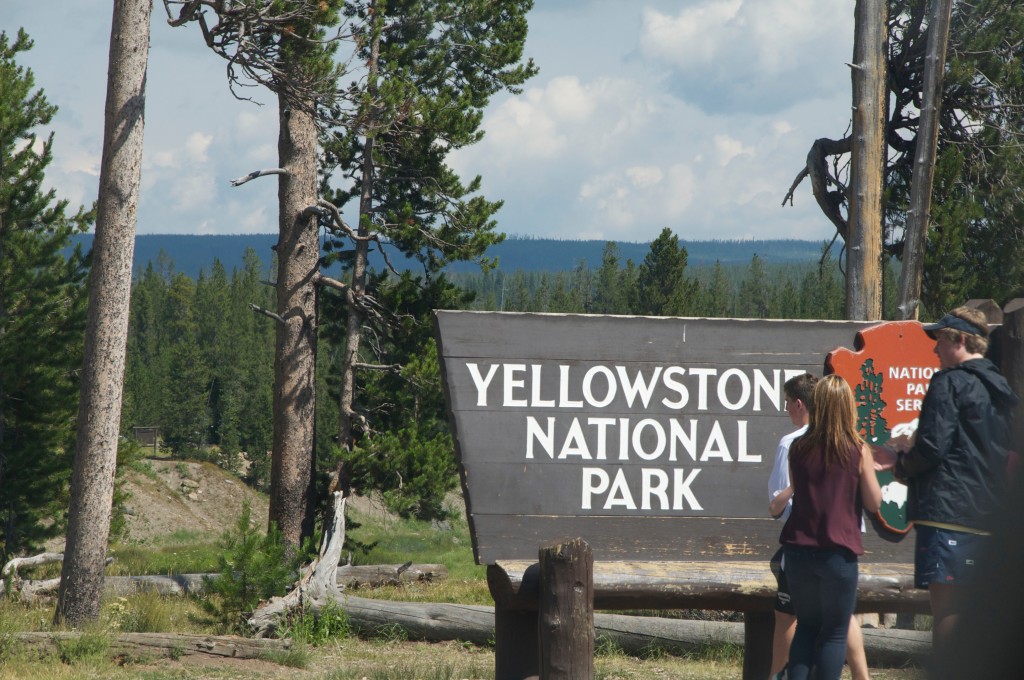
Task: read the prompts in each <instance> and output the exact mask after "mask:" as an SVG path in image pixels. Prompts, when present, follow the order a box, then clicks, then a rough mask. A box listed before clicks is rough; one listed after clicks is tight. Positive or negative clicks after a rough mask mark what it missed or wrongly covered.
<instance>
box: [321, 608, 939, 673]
mask: <svg viewBox="0 0 1024 680" xmlns="http://www.w3.org/2000/svg"><path fill="white" fill-rule="evenodd" d="M339 604H340V607H341V610H342V611H344V612H345V613H346V614H347V615H348V617H349V620H350V621H351V622H352V623H353V624H354V625H355V626H356V627H357V628H360V629H363V630H366V631H368V632H371V633H372V632H374V631H375V630H378V629H381V628H387V627H389V626H395V625H397V626H400V627H401V628H402V629H404V630H405V631H406V633H407V634H408V636H409V638H410V639H415V640H426V641H430V642H439V641H443V640H464V641H467V642H472V643H475V644H484V643H489V642H490V641H491V640H493V639H494V608H493V607H486V606H479V605H454V604H440V603H421V602H397V601H389V600H370V599H365V598H359V597H352V596H345V597H343V598H342V600H341V601H340V603H339ZM594 629H595V633H596V637H597V639H598V640H601V639H604V640H607V641H608V642H610V643H612V644H613V645H614V646H616V647H618V648H620V649H622V651H624V652H625V653H627V654H636V655H640V654H646V653H650V652H651V651H652V650H657V651H663V652H666V653H668V654H673V655H676V656H683V655H686V654H690V653H693V652H696V651H699V650H701V649H705V648H707V647H708V645H713V644H723V643H725V644H733V645H737V646H740V647H742V646H743V624H742V623H730V622H723V621H693V620H689V619H667V618H660V617H648V616H627V615H623V614H601V613H596V614H594ZM863 632H864V650H865V652H866V654H867V657H868V664H869V665H870V666H872V667H875V668H883V667H901V666H906V665H919V664H921V663H923V661H924V660H925V658H926V657H927V656H928V654H929V652H930V650H931V633H929V632H926V631H912V630H894V629H872V628H865V629H863Z"/></svg>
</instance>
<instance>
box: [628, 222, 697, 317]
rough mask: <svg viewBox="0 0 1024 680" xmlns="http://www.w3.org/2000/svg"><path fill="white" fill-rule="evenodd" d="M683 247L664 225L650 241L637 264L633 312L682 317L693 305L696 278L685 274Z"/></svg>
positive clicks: (695, 304) (695, 295) (695, 302)
mask: <svg viewBox="0 0 1024 680" xmlns="http://www.w3.org/2000/svg"><path fill="white" fill-rule="evenodd" d="M687 259H688V254H687V252H686V248H685V247H684V246H682V245H680V244H679V237H678V236H676V235H675V234H673V233H672V230H671V229H669V228H668V227H665V228H664V229H662V230H661V234H659V235H658V238H656V239H654V241H652V242H651V249H650V251H649V252H648V253H647V255H646V257H644V261H643V264H641V265H640V271H639V278H638V285H639V290H638V293H639V299H638V303H639V305H640V306H639V307H638V308H636V309H634V310H633V311H634V312H636V313H639V314H650V315H655V316H685V315H686V314H688V313H690V312H691V311H692V310H694V309H695V308H696V307H697V300H696V297H697V293H698V291H699V288H698V285H697V282H696V281H692V280H690V279H688V278H687V277H686V262H687Z"/></svg>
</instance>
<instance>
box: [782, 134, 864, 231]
mask: <svg viewBox="0 0 1024 680" xmlns="http://www.w3.org/2000/svg"><path fill="white" fill-rule="evenodd" d="M851 148H852V140H851V138H850V137H845V138H843V139H838V140H836V139H828V138H824V137H823V138H821V139H817V140H815V141H814V144H812V145H811V150H810V151H808V152H807V162H806V165H805V166H804V168H803V169H802V170H801V171H800V173H799V174H798V175H797V178H796V180H794V182H793V185H792V186H791V187H790V189H789V192H788V193H787V194H786V198H784V199H783V201H782V204H783V205H785V204H786V199H789V202H790V205H792V202H793V191H794V190H795V189H796V187H797V185H799V184H800V182H801V181H802V180H803V178H804V177H807V176H810V178H811V190H812V191H813V192H814V199H815V200H816V201H817V202H818V206H819V207H820V208H821V210H822V212H824V213H825V216H826V217H828V219H829V221H830V222H832V224H833V225H835V227H836V231H837V232H838V233H839V235H840V236H841V237H842V238H843V240H844V241H845V240H846V234H847V229H848V227H847V223H846V218H844V217H843V214H842V212H841V211H840V209H839V208H840V206H842V205H843V204H844V203H845V202H846V187H844V186H843V184H842V183H841V182H840V181H839V179H838V178H837V177H836V176H835V175H834V174H832V173H830V172H829V171H828V164H827V162H826V159H827V158H828V157H829V156H839V155H841V154H845V153H849V152H850V149H851ZM829 185H834V186H835V187H836V189H835V190H834V191H829Z"/></svg>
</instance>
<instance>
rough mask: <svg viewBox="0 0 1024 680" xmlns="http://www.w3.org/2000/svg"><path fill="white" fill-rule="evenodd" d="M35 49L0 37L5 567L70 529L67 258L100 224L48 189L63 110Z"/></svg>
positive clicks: (73, 315)
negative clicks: (47, 91)
mask: <svg viewBox="0 0 1024 680" xmlns="http://www.w3.org/2000/svg"><path fill="white" fill-rule="evenodd" d="M31 47H32V42H31V40H30V39H29V38H28V36H27V34H25V32H24V31H18V35H17V37H16V38H15V39H14V40H13V41H12V40H11V39H10V38H9V36H8V35H7V34H6V33H0V540H2V545H0V562H6V560H7V558H8V557H11V556H13V555H15V554H18V553H22V552H25V551H27V550H33V549H37V548H39V547H40V545H41V543H42V541H44V540H45V539H47V538H50V537H52V536H55V535H59V534H60V533H61V532H62V531H63V529H64V518H63V513H62V510H63V508H64V507H65V506H66V503H67V493H68V484H69V479H70V472H71V465H72V455H73V451H74V430H73V428H74V420H75V413H76V410H77V404H78V383H77V378H76V376H77V370H78V368H80V366H81V360H82V335H83V331H84V326H85V296H84V281H85V273H86V272H85V265H86V263H85V259H84V257H83V256H82V253H81V252H80V251H78V250H75V251H74V252H72V253H71V254H70V255H69V256H68V257H67V258H65V257H64V256H63V255H62V252H63V251H64V249H66V248H67V247H68V246H69V245H70V237H71V235H72V234H74V233H79V232H82V231H84V230H85V229H87V228H88V225H89V223H90V222H91V220H92V218H93V215H92V213H91V212H86V211H84V210H81V209H80V210H79V211H78V212H77V213H76V214H75V215H74V216H73V217H68V216H66V215H65V211H66V209H67V201H58V200H56V199H55V193H54V191H53V190H50V191H44V190H43V188H42V184H43V179H44V173H45V170H46V167H47V166H48V165H49V163H50V161H51V159H52V155H51V154H52V148H53V135H52V134H51V135H49V136H48V137H45V138H41V137H40V136H39V128H41V127H42V126H45V125H47V124H49V123H50V122H51V120H52V119H53V116H54V114H55V113H56V107H54V106H52V105H51V104H50V103H49V102H48V101H47V100H46V97H45V96H44V95H43V92H42V91H41V90H34V86H35V81H34V78H33V75H32V72H31V71H29V70H27V69H24V68H23V67H20V66H18V65H17V58H18V55H19V53H21V52H25V51H27V50H29V49H31Z"/></svg>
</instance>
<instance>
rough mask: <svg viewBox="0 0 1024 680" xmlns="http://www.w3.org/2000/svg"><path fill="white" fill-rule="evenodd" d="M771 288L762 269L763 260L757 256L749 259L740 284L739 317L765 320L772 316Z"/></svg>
mask: <svg viewBox="0 0 1024 680" xmlns="http://www.w3.org/2000/svg"><path fill="white" fill-rule="evenodd" d="M773 292H774V291H773V289H772V287H771V286H770V285H769V281H768V274H767V272H766V271H765V268H764V260H762V259H761V258H760V257H758V256H757V255H754V256H753V257H752V258H751V259H750V268H749V269H748V270H747V276H746V277H745V278H744V279H743V281H742V282H741V283H740V292H739V300H738V301H737V306H738V307H739V311H740V316H742V317H744V318H748V319H767V318H768V317H769V316H771V314H772V306H773V305H772V293H773Z"/></svg>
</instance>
